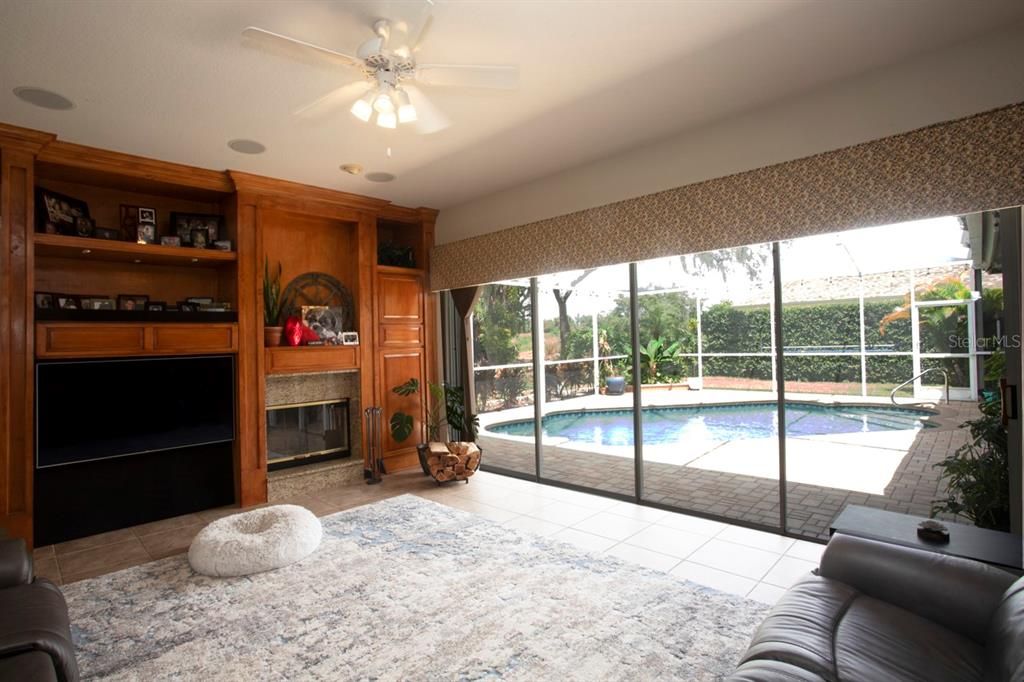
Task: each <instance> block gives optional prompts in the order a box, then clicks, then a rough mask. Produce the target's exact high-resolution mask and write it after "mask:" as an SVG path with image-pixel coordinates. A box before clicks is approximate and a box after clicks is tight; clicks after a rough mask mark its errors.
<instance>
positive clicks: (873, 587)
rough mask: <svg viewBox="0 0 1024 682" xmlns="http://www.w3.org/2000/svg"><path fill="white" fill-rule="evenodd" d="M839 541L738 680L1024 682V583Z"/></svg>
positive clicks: (779, 608)
mask: <svg viewBox="0 0 1024 682" xmlns="http://www.w3.org/2000/svg"><path fill="white" fill-rule="evenodd" d="M1015 579H1016V576H1014V575H1011V574H1010V573H1007V572H1005V571H1001V570H999V569H996V568H993V567H991V566H987V565H985V564H982V563H979V562H976V561H969V560H967V559H959V558H956V557H950V556H945V555H942V554H936V553H934V552H927V551H923V550H920V549H913V548H909V547H900V546H897V545H891V544H886V543H882V542H875V541H873V540H865V539H862V538H856V537H852V536H848V535H841V534H836V535H834V536H833V537H832V540H831V541H830V542H829V544H828V547H826V549H825V553H824V554H823V555H822V557H821V566H820V568H819V569H818V575H808V576H807V577H806V578H803V579H802V580H800V581H799V582H798V583H796V584H795V585H794V586H793V587H791V588H790V589H789V591H788V592H786V594H784V595H783V596H782V598H781V599H779V601H778V602H777V603H776V605H775V607H774V608H773V609H772V611H771V612H770V613H769V615H768V617H767V618H766V619H765V621H764V622H763V623H762V624H761V626H760V627H759V628H758V630H757V632H756V633H755V634H754V638H753V641H752V642H751V643H750V647H749V648H748V649H747V652H746V654H744V656H743V658H742V660H741V662H740V665H739V667H738V668H737V670H736V671H735V672H734V673H733V674H732V675H731V676H730V677H729V678H727V679H728V680H730V681H732V682H755V681H756V682H771V681H774V680H786V681H787V682H794V681H798V680H799V681H811V680H813V681H815V682H820V681H821V680H827V681H829V682H832V681H839V680H871V681H872V682H883V681H886V680H984V681H986V682H989V681H992V682H994V681H996V680H1000V681H1002V680H1022V679H1024V578H1021V579H1019V580H1015Z"/></svg>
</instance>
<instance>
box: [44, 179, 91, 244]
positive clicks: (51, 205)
mask: <svg viewBox="0 0 1024 682" xmlns="http://www.w3.org/2000/svg"><path fill="white" fill-rule="evenodd" d="M36 205H37V214H38V218H37V221H38V223H39V225H38V229H39V231H40V232H45V233H47V234H65V235H72V236H73V235H77V234H78V219H79V218H85V219H86V220H88V219H89V205H88V204H86V203H85V202H84V201H82V200H81V199H75V198H73V197H69V196H67V195H65V194H60V193H59V192H54V191H53V190H49V189H46V188H44V187H40V188H39V189H37V190H36Z"/></svg>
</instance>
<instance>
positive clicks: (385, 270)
mask: <svg viewBox="0 0 1024 682" xmlns="http://www.w3.org/2000/svg"><path fill="white" fill-rule="evenodd" d="M377 272H379V273H381V274H385V275H423V274H424V273H425V271H424V270H423V268H403V267H399V266H397V265H378V266H377Z"/></svg>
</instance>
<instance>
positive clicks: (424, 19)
mask: <svg viewBox="0 0 1024 682" xmlns="http://www.w3.org/2000/svg"><path fill="white" fill-rule="evenodd" d="M433 6H434V3H432V2H425V3H423V9H422V11H421V12H420V16H419V18H418V19H417V20H416V21H415V22H406V21H399V22H398V23H397V24H396V28H397V29H398V30H399V31H400V32H401V33H402V37H401V39H400V45H399V46H398V47H397V48H395V54H396V55H398V56H399V57H402V58H403V59H408V58H409V57H411V56H412V55H413V54H414V53H416V52H418V51H419V49H420V47H422V46H423V40H424V39H425V38H426V37H427V32H428V31H429V30H430V27H431V26H432V25H433V23H434V15H433V13H432V9H433Z"/></svg>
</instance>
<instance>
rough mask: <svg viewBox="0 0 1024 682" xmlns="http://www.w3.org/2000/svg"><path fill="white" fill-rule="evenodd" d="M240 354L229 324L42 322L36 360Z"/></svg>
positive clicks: (235, 330) (235, 327)
mask: <svg viewBox="0 0 1024 682" xmlns="http://www.w3.org/2000/svg"><path fill="white" fill-rule="evenodd" d="M237 351H238V325H237V324H230V323H216V322H213V323H209V324H201V323H187V322H186V323H152V322H148V323H147V322H142V323H132V322H92V323H89V322H40V323H39V324H37V325H36V357H37V358H102V357H135V356H147V355H209V354H212V353H235V352H237Z"/></svg>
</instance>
